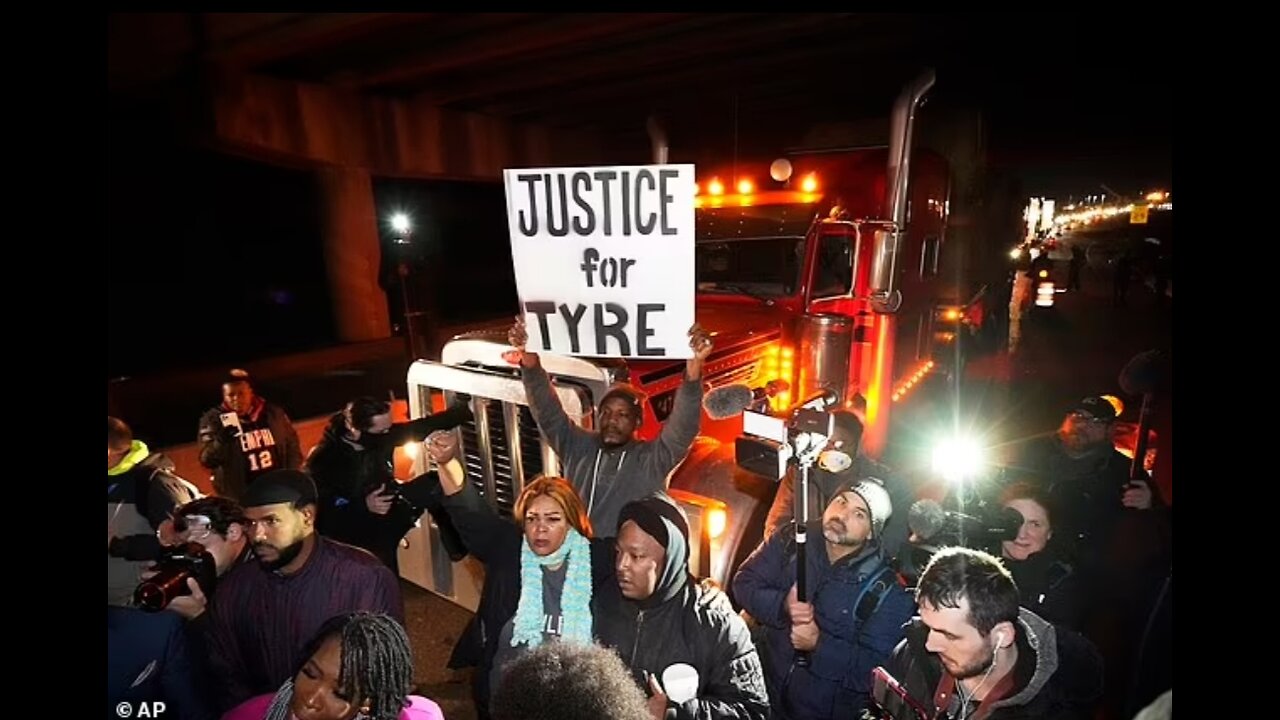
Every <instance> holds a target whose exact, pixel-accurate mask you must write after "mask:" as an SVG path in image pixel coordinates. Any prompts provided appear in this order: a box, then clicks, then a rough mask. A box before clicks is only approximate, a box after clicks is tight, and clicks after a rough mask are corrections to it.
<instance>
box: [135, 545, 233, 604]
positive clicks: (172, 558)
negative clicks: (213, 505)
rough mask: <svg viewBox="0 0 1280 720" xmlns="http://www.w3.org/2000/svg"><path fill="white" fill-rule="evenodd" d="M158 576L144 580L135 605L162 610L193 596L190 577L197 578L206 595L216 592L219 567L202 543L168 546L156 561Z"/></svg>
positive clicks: (136, 592)
mask: <svg viewBox="0 0 1280 720" xmlns="http://www.w3.org/2000/svg"><path fill="white" fill-rule="evenodd" d="M154 571H155V575H153V576H152V577H151V578H150V579H147V580H143V581H142V582H141V583H139V585H138V587H137V588H136V589H135V590H134V591H133V604H134V605H136V606H138V607H140V608H142V609H143V610H146V611H148V612H159V611H161V610H163V609H165V608H166V607H168V606H169V603H171V602H173V599H174V598H177V597H181V596H183V595H190V594H191V588H189V587H187V578H195V579H196V582H198V583H200V589H201V590H202V591H204V593H205V594H206V595H208V594H209V593H211V592H213V584H214V583H215V582H216V581H217V579H218V566H217V563H216V562H215V561H214V559H213V555H211V554H209V551H208V550H205V548H204V545H201V544H200V543H198V542H189V543H183V544H181V545H175V546H173V547H168V548H165V549H164V552H163V553H162V554H161V555H160V558H159V559H158V560H156V564H155V568H154Z"/></svg>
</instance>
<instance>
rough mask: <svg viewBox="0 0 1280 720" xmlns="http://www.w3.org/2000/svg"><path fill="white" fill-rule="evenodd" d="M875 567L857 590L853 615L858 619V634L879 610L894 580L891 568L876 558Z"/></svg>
mask: <svg viewBox="0 0 1280 720" xmlns="http://www.w3.org/2000/svg"><path fill="white" fill-rule="evenodd" d="M876 565H877V566H878V567H876V569H875V570H873V571H872V572H871V574H870V575H869V576H868V577H867V579H866V580H865V581H863V583H862V587H861V588H859V589H858V596H857V598H856V599H855V600H854V613H855V615H856V616H857V618H858V632H859V634H861V632H862V627H863V625H865V624H866V622H867V618H870V617H871V616H872V615H873V614H875V611H876V610H879V609H880V605H881V604H882V603H883V602H884V596H885V595H887V594H888V593H889V586H890V585H892V584H893V583H894V579H895V576H894V574H893V568H891V567H889V566H888V565H886V564H885V563H884V560H883V559H881V558H876Z"/></svg>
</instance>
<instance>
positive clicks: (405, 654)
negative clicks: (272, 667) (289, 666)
mask: <svg viewBox="0 0 1280 720" xmlns="http://www.w3.org/2000/svg"><path fill="white" fill-rule="evenodd" d="M330 638H337V639H338V641H339V642H340V643H341V644H342V668H341V670H340V672H339V675H338V690H339V691H340V692H341V693H342V694H343V695H344V696H346V697H348V698H351V701H352V702H353V703H364V702H366V701H367V702H368V704H369V711H368V713H366V715H365V716H366V717H368V718H369V720H396V719H397V718H399V717H400V711H401V710H402V709H403V708H404V707H405V705H406V702H405V700H406V698H407V696H408V695H409V692H410V691H411V690H412V689H413V653H412V652H411V651H410V650H409V636H408V635H406V634H405V631H404V628H403V627H401V626H400V623H399V622H397V621H396V620H395V619H394V618H392V617H391V616H389V615H385V614H383V613H370V612H354V613H348V614H346V615H337V616H335V617H332V618H329V620H328V621H326V622H325V624H324V625H322V626H321V627H320V630H319V631H317V632H316V635H315V637H314V638H312V640H311V643H310V644H309V645H308V646H307V651H306V654H305V655H304V656H303V657H305V658H307V659H310V658H311V656H312V655H315V654H316V652H317V651H319V649H320V646H321V645H323V644H324V643H325V641H327V640H329V639H330ZM303 662H304V664H305V662H306V661H305V660H304V661H303Z"/></svg>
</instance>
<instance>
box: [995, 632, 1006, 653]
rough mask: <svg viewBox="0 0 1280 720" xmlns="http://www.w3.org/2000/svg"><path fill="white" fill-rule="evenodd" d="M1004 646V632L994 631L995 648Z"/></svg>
mask: <svg viewBox="0 0 1280 720" xmlns="http://www.w3.org/2000/svg"><path fill="white" fill-rule="evenodd" d="M1002 647H1004V633H996V649H997V650H999V649H1000V648H1002Z"/></svg>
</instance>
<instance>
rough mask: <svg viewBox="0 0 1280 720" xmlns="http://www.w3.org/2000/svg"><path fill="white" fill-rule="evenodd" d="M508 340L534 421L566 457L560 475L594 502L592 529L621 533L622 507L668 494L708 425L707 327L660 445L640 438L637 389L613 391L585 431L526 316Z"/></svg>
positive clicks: (697, 335)
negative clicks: (560, 393) (532, 341)
mask: <svg viewBox="0 0 1280 720" xmlns="http://www.w3.org/2000/svg"><path fill="white" fill-rule="evenodd" d="M507 340H508V342H510V343H511V347H512V348H514V349H513V350H512V351H510V352H508V353H507V354H506V355H505V357H506V359H507V361H508V362H510V363H512V364H516V365H519V366H520V374H521V377H522V378H523V380H524V391H525V395H526V397H527V398H528V400H529V410H530V411H531V412H532V413H533V419H534V420H535V421H537V423H538V429H539V430H540V431H542V436H543V437H544V438H546V440H547V443H548V444H549V445H551V449H553V450H555V451H556V455H557V456H559V458H560V466H561V468H562V469H561V474H562V475H563V476H564V477H565V478H566V479H567V480H568V481H569V482H570V483H572V484H573V487H574V489H575V490H577V491H578V495H579V496H581V497H582V500H583V502H585V503H586V504H587V515H588V516H589V517H590V518H591V525H592V526H593V527H597V528H613V527H617V526H618V513H619V511H621V510H622V506H624V505H626V504H627V503H629V502H631V501H632V500H639V499H641V498H644V497H648V496H649V495H652V494H653V493H655V492H665V491H666V489H667V478H668V477H669V476H670V475H671V471H672V470H674V469H675V468H676V466H677V465H679V464H680V463H681V462H682V461H683V460H684V458H685V455H687V454H688V453H689V447H690V446H691V445H693V440H694V438H695V437H697V436H698V428H699V427H700V426H701V422H702V365H703V363H704V362H705V361H706V359H707V356H708V355H710V354H711V349H712V342H711V336H710V335H709V334H708V333H707V331H706V330H703V329H702V326H700V325H696V324H695V325H694V326H693V327H691V328H689V347H691V348H692V349H693V357H690V358H689V359H688V361H687V362H686V363H685V370H684V377H683V378H682V382H681V383H680V387H679V388H678V389H677V390H676V397H675V402H674V403H673V405H672V409H671V415H670V416H669V417H668V418H667V421H666V423H665V424H664V425H663V427H662V431H661V432H660V433H658V436H657V437H656V438H654V439H653V440H640V439H638V438H637V437H636V433H637V431H638V430H639V429H640V427H641V424H642V423H643V421H644V400H645V396H644V394H643V393H642V392H641V391H640V390H639V389H638V388H636V387H635V386H633V385H628V384H626V383H618V384H616V385H614V386H613V387H611V388H609V390H608V392H606V393H605V394H604V396H603V397H601V398H600V401H599V402H598V403H597V404H596V408H597V410H596V424H595V430H594V431H592V430H586V429H584V428H581V427H579V426H577V425H575V424H574V422H573V421H572V420H570V419H569V416H568V415H567V414H565V411H564V407H563V406H561V405H560V399H559V398H558V397H557V396H556V392H555V390H554V389H553V388H552V387H551V378H550V377H548V376H547V371H546V370H544V369H543V368H542V362H541V360H539V358H538V355H537V353H532V352H529V351H528V350H526V349H525V345H526V344H527V343H528V341H529V334H528V331H527V330H526V329H525V326H524V319H523V318H516V322H515V325H513V326H512V327H511V330H510V331H509V332H508V333H507Z"/></svg>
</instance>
